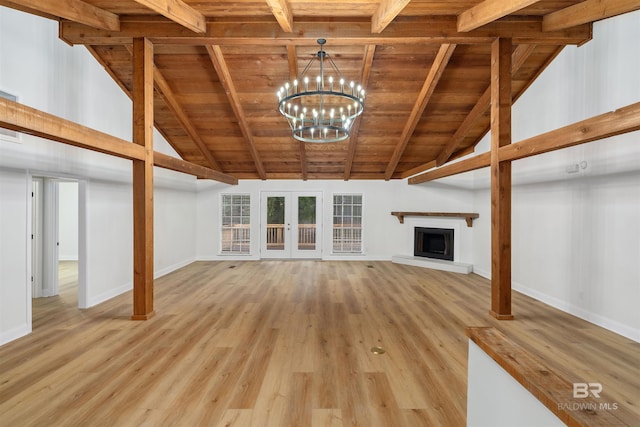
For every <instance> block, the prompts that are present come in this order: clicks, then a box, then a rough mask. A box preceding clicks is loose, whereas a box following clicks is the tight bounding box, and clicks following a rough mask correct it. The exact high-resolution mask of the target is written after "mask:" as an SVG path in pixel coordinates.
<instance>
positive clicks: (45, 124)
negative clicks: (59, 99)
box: [0, 97, 145, 160]
mask: <svg viewBox="0 0 640 427" xmlns="http://www.w3.org/2000/svg"><path fill="white" fill-rule="evenodd" d="M0 127H3V128H6V129H11V130H14V131H16V132H23V133H26V134H29V135H34V136H37V137H40V138H44V139H48V140H51V141H57V142H61V143H63V144H67V145H73V146H75V147H80V148H86V149H88V150H92V151H97V152H99V153H104V154H109V155H111V156H116V157H121V158H123V159H129V160H143V159H144V157H145V153H144V147H141V146H139V145H135V144H132V143H131V142H129V141H125V140H123V139H120V138H116V137H115V136H111V135H108V134H106V133H103V132H99V131H97V130H94V129H91V128H88V127H85V126H82V125H79V124H77V123H74V122H72V121H70V120H65V119H63V118H60V117H57V116H54V115H52V114H49V113H45V112H44V111H40V110H36V109H35V108H31V107H28V106H26V105H23V104H19V103H17V102H13V101H10V100H8V99H5V98H2V97H0Z"/></svg>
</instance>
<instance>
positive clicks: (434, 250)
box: [413, 227, 453, 261]
mask: <svg viewBox="0 0 640 427" xmlns="http://www.w3.org/2000/svg"><path fill="white" fill-rule="evenodd" d="M414 230H415V232H414V240H413V255H414V256H421V257H426V258H436V259H444V260H447V261H453V229H451V228H426V227H415V229H414Z"/></svg>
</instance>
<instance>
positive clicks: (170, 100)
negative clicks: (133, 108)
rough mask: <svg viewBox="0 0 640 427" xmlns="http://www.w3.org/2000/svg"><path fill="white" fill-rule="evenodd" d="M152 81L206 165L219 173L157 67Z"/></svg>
mask: <svg viewBox="0 0 640 427" xmlns="http://www.w3.org/2000/svg"><path fill="white" fill-rule="evenodd" d="M153 79H154V81H155V84H156V87H157V88H158V91H159V92H160V95H162V97H163V98H164V100H165V102H166V103H167V105H168V106H169V109H170V110H171V111H172V112H173V114H174V115H175V116H176V118H177V119H178V122H180V125H182V128H183V129H184V131H185V132H186V133H187V135H189V137H190V138H191V140H192V141H193V142H194V144H195V145H196V147H198V150H200V152H201V153H202V155H203V156H204V158H205V159H206V160H207V163H209V165H210V166H211V167H212V168H213V169H215V170H218V171H221V170H222V168H221V167H220V164H219V163H218V162H217V161H216V159H215V158H214V157H213V155H212V154H211V151H210V150H209V149H208V148H207V145H206V144H205V142H204V141H203V140H202V138H201V137H200V134H199V133H198V131H197V130H196V128H195V126H194V125H193V123H191V120H189V117H188V116H187V113H185V111H184V109H183V108H182V106H181V105H180V102H178V100H177V99H176V97H175V96H174V94H173V91H172V90H171V87H170V86H169V83H167V81H166V79H165V78H164V76H163V75H162V73H161V72H160V70H159V69H158V67H157V66H154V67H153Z"/></svg>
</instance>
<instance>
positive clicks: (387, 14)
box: [371, 0, 411, 33]
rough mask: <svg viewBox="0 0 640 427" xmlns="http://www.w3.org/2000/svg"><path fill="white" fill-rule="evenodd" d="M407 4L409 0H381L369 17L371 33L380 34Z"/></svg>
mask: <svg viewBox="0 0 640 427" xmlns="http://www.w3.org/2000/svg"><path fill="white" fill-rule="evenodd" d="M409 3H411V0H381V1H380V4H379V5H378V9H376V12H375V13H374V14H373V16H372V17H371V32H372V33H381V32H382V31H383V30H384V29H385V28H387V26H388V25H389V24H390V23H391V21H393V20H394V19H396V16H398V14H399V13H400V12H402V10H403V9H404V8H405V7H406V6H407V5H408V4H409Z"/></svg>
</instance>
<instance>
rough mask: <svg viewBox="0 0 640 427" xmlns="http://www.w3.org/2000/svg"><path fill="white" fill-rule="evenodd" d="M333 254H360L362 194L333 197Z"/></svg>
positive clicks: (335, 195)
mask: <svg viewBox="0 0 640 427" xmlns="http://www.w3.org/2000/svg"><path fill="white" fill-rule="evenodd" d="M333 252H334V253H362V194H334V195H333Z"/></svg>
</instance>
